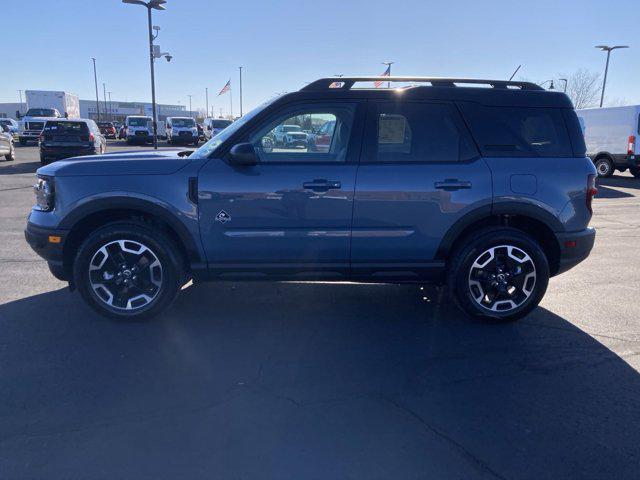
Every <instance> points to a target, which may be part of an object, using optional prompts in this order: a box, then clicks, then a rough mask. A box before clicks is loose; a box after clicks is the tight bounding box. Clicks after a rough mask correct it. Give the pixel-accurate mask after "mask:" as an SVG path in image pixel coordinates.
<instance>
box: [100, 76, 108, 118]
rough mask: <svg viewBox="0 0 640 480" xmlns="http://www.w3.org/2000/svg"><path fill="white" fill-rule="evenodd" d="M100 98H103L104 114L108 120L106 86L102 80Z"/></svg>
mask: <svg viewBox="0 0 640 480" xmlns="http://www.w3.org/2000/svg"><path fill="white" fill-rule="evenodd" d="M102 98H103V99H104V116H105V119H106V120H109V116H108V114H107V112H108V109H107V86H106V85H105V83H104V82H102Z"/></svg>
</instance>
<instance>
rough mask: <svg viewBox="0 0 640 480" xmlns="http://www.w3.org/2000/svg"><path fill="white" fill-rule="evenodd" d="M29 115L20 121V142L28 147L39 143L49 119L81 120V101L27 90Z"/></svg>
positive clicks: (40, 91)
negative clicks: (30, 144)
mask: <svg viewBox="0 0 640 480" xmlns="http://www.w3.org/2000/svg"><path fill="white" fill-rule="evenodd" d="M25 95H26V100H27V113H25V114H24V116H23V117H22V118H21V119H20V134H19V140H20V144H21V145H26V144H27V142H28V141H29V140H35V141H38V139H39V137H40V133H41V132H42V129H43V128H44V124H45V123H46V121H47V120H49V119H55V118H61V117H68V118H80V100H79V99H78V96H77V95H74V94H73V93H68V92H56V91H51V90H27V91H26V92H25Z"/></svg>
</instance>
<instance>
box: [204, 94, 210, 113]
mask: <svg viewBox="0 0 640 480" xmlns="http://www.w3.org/2000/svg"><path fill="white" fill-rule="evenodd" d="M204 95H205V98H206V103H207V108H206V110H205V112H206V113H205V114H206V115H209V88H205V89H204Z"/></svg>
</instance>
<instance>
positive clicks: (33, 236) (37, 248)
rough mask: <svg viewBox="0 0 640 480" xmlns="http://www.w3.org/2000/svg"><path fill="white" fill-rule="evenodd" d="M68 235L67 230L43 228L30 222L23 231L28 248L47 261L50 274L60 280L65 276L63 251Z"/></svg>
mask: <svg viewBox="0 0 640 480" xmlns="http://www.w3.org/2000/svg"><path fill="white" fill-rule="evenodd" d="M68 233H69V232H68V231H67V230H59V229H52V228H43V227H39V226H37V225H34V224H33V223H31V222H28V223H27V228H26V229H25V231H24V237H25V239H26V240H27V243H28V244H29V246H30V247H31V248H32V249H33V251H34V252H36V253H37V254H38V255H40V256H41V257H42V258H44V259H45V260H46V261H47V263H48V264H49V269H50V270H51V272H52V273H53V274H54V275H55V276H56V277H58V278H60V279H62V278H64V276H65V275H64V256H63V251H64V242H65V240H66V239H67V235H68ZM58 239H59V240H58Z"/></svg>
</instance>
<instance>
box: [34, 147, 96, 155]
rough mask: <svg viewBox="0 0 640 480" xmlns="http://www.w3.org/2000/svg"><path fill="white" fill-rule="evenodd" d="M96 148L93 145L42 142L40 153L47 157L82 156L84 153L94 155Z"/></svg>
mask: <svg viewBox="0 0 640 480" xmlns="http://www.w3.org/2000/svg"><path fill="white" fill-rule="evenodd" d="M95 153H96V149H95V147H94V146H93V145H91V146H77V147H75V146H74V147H53V146H45V145H42V144H40V155H43V156H45V157H47V158H69V157H80V156H82V155H94V154H95Z"/></svg>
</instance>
